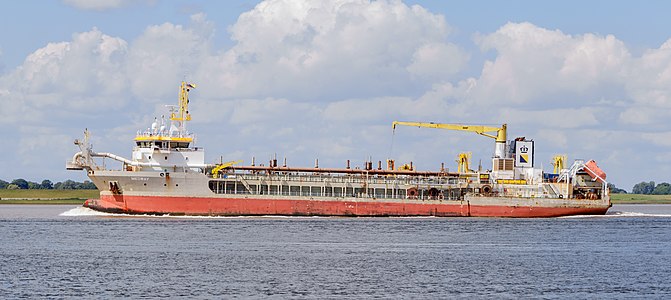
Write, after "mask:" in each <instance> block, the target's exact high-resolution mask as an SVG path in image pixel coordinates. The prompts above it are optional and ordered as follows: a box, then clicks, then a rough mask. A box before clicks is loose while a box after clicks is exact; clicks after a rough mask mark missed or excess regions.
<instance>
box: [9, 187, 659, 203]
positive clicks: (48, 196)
mask: <svg viewBox="0 0 671 300" xmlns="http://www.w3.org/2000/svg"><path fill="white" fill-rule="evenodd" d="M98 195H99V192H98V190H0V205H1V204H42V205H44V204H53V205H58V204H61V205H66V204H68V205H69V204H72V205H81V204H83V203H84V201H86V199H91V198H98ZM611 201H612V202H613V204H671V195H639V194H612V195H611Z"/></svg>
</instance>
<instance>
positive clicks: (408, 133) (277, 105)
mask: <svg viewBox="0 0 671 300" xmlns="http://www.w3.org/2000/svg"><path fill="white" fill-rule="evenodd" d="M72 3H74V2H72ZM88 3H90V5H92V6H93V5H94V4H96V5H102V4H101V2H95V3H91V2H88ZM110 3H111V2H110ZM115 3H116V4H115ZM72 5H75V4H72ZM106 5H108V6H107V8H114V7H120V6H122V5H123V3H121V2H114V3H112V4H106ZM98 7H99V8H97V9H106V8H104V7H102V6H98ZM101 7H102V8H101ZM82 9H96V8H84V7H82ZM217 25H219V27H217ZM222 25H224V24H215V23H213V22H212V21H210V20H208V19H207V17H206V16H205V15H204V14H202V13H200V14H195V15H192V16H191V18H190V20H189V21H188V24H183V25H182V24H175V23H163V24H157V25H151V26H148V27H147V28H145V30H144V31H143V32H141V33H139V34H138V36H137V37H135V38H133V39H129V40H123V39H121V38H118V37H112V36H109V35H107V34H105V33H103V32H101V31H100V30H98V29H96V28H94V29H92V30H90V31H88V32H82V33H77V34H74V35H73V36H72V39H71V40H68V41H62V42H53V43H49V44H47V45H45V46H44V47H42V48H40V49H37V50H35V51H34V52H33V53H31V54H30V55H28V56H27V58H26V59H25V61H24V62H23V64H21V65H20V66H19V67H17V68H15V69H13V70H9V71H8V72H5V73H4V75H2V76H0V99H2V103H3V109H2V110H1V111H0V123H2V124H3V125H5V126H3V127H4V128H17V129H18V130H20V131H21V132H22V133H21V136H18V135H14V136H10V137H9V139H10V141H11V142H13V143H15V144H20V145H22V150H20V151H21V154H20V155H21V157H24V158H25V159H32V160H35V159H38V160H39V158H40V157H47V156H49V155H50V153H51V152H50V150H49V149H48V147H47V145H46V144H49V143H64V144H63V145H65V146H62V147H63V149H65V148H68V147H72V145H71V144H70V140H71V138H67V136H70V135H73V136H72V137H78V135H79V133H80V131H81V129H82V128H83V127H89V128H91V127H93V128H92V130H94V134H96V140H95V142H96V149H97V150H100V151H118V152H121V154H124V153H127V151H128V147H130V146H129V145H130V144H129V143H127V142H128V140H129V139H130V137H131V136H132V135H133V134H134V132H135V130H137V129H141V128H142V127H144V126H147V124H145V123H147V122H150V120H151V119H152V118H153V117H151V116H149V117H146V116H144V115H145V114H147V113H155V114H158V115H160V114H161V113H162V112H161V111H160V109H161V108H162V106H161V105H162V104H174V103H175V102H176V97H177V95H176V93H177V88H176V85H177V84H178V83H179V81H181V80H183V79H187V80H189V81H194V82H195V83H197V84H198V86H199V88H198V89H196V90H195V91H193V92H192V99H193V101H192V103H191V112H192V115H193V116H194V122H192V123H191V124H190V128H192V129H194V130H195V131H196V132H197V133H199V137H200V138H199V145H201V146H206V147H209V149H208V153H209V155H212V156H213V157H216V158H217V159H218V155H219V154H221V153H224V154H225V155H226V156H227V158H230V159H236V158H237V157H234V156H249V157H251V156H252V155H255V156H257V159H258V160H259V161H263V160H265V159H267V158H268V157H270V156H271V155H273V154H274V153H275V152H278V155H280V156H283V155H282V154H284V155H287V156H288V158H289V162H290V163H291V164H294V165H296V164H302V165H305V164H312V163H313V162H314V158H316V157H319V158H320V164H322V165H326V166H333V165H336V166H340V165H343V164H344V161H345V160H346V159H351V160H352V162H353V164H354V163H355V161H357V162H360V161H362V160H363V159H364V158H367V157H368V156H369V155H373V156H375V155H378V156H380V155H382V156H384V155H388V154H389V155H394V156H396V157H398V159H399V161H409V160H415V163H417V164H420V166H422V167H427V168H428V167H431V168H435V167H436V165H438V164H439V162H447V163H448V165H447V167H450V166H451V167H452V168H453V167H454V163H452V161H453V160H454V156H455V155H456V153H457V152H460V151H466V150H468V151H473V152H474V159H477V158H482V159H483V166H485V167H487V164H488V162H487V160H488V158H489V156H490V155H491V152H492V148H493V147H492V145H491V144H492V143H490V142H491V141H490V140H489V139H483V138H482V137H480V136H475V135H465V134H458V133H456V134H447V133H440V132H437V131H432V130H414V129H411V128H406V129H404V130H401V131H398V132H397V133H396V139H397V140H396V142H395V143H396V146H394V147H395V148H394V149H393V151H392V150H390V148H392V147H389V144H390V139H391V138H392V136H391V128H390V124H391V121H393V120H402V121H433V122H444V123H469V124H502V123H508V124H509V125H510V126H509V130H510V132H511V133H514V134H520V135H525V136H527V137H529V138H534V139H535V140H536V141H537V142H538V146H537V147H538V150H539V152H538V159H539V160H543V159H544V160H548V161H549V157H551V155H552V154H556V152H559V151H561V152H566V153H567V154H570V155H580V156H581V157H589V158H596V159H597V160H599V161H600V162H601V161H602V160H603V161H604V165H603V167H604V169H606V171H608V172H609V176H611V175H612V176H614V177H611V178H616V179H617V178H629V177H627V176H631V175H630V174H628V173H627V172H629V170H630V169H632V166H633V165H634V164H636V166H637V167H641V168H642V167H645V168H647V169H650V170H656V169H657V166H655V165H654V164H652V163H651V162H650V161H648V160H647V159H645V158H644V157H634V158H629V156H632V155H639V156H646V157H658V159H660V161H662V160H663V159H664V157H662V156H659V155H657V154H658V153H662V152H664V151H667V152H668V146H669V145H668V143H665V142H662V141H665V140H669V139H668V138H667V136H666V134H658V133H657V132H668V131H669V130H671V128H670V127H669V126H670V123H669V122H667V121H666V119H668V114H669V113H671V103H670V99H671V98H670V97H671V96H670V95H671V88H669V87H671V40H669V41H667V42H666V43H665V44H664V45H662V46H660V47H659V48H657V49H650V50H648V51H645V52H643V54H641V55H638V56H632V55H631V54H630V53H629V50H628V48H627V47H626V45H624V43H623V42H622V41H620V40H618V39H617V38H616V37H615V36H612V35H606V36H601V35H596V34H592V33H585V34H580V35H569V34H565V33H563V32H562V31H560V30H552V29H546V28H541V27H538V26H536V25H533V24H530V23H508V24H505V25H503V26H502V27H501V28H499V29H498V30H497V31H495V32H492V33H486V34H482V35H479V36H478V37H476V44H477V45H479V46H480V48H481V49H482V50H483V51H491V52H492V53H493V58H492V59H491V60H489V61H486V62H485V63H484V64H483V65H482V66H481V70H482V71H481V74H479V75H477V76H474V77H472V78H464V76H463V75H462V74H463V72H462V71H463V70H464V69H465V68H467V64H468V63H469V61H470V60H469V57H470V56H471V54H470V53H467V52H465V51H464V50H463V48H462V45H457V44H454V43H452V42H451V41H450V38H451V33H452V31H453V30H452V28H451V27H450V26H449V25H448V24H447V22H446V20H445V19H444V17H443V16H442V15H439V14H435V13H432V12H430V11H427V10H426V9H424V8H422V7H420V6H417V5H413V6H408V5H406V4H404V3H402V2H400V1H375V2H369V1H358V0H342V1H340V0H334V1H313V2H312V1H289V0H268V1H263V2H261V3H259V4H258V5H257V6H256V7H254V8H253V9H251V10H249V11H248V12H246V13H244V14H242V15H241V16H240V17H239V18H238V19H237V21H236V23H235V24H233V25H231V26H229V27H228V31H223V30H221V29H220V30H218V31H217V28H221V26H222ZM221 35H225V38H228V37H230V39H231V40H232V41H233V45H232V46H230V47H229V48H223V49H217V48H215V45H216V44H217V43H216V42H215V40H216V39H220V38H221V37H220V36H221ZM470 63H471V64H472V63H473V62H470ZM476 67H477V66H476ZM72 120H77V121H72ZM72 124H74V125H72ZM7 125H9V126H7ZM71 127H73V128H71ZM44 128H49V130H46V129H44ZM34 129H36V130H37V131H38V132H39V134H38V135H36V136H35V137H36V138H32V137H28V136H27V134H28V133H27V131H30V130H34ZM50 130H51V131H50ZM652 130H654V132H653V131H652ZM7 131H8V130H7V129H5V130H4V131H3V132H5V133H7ZM24 135H25V136H24ZM50 136H53V138H52V137H50ZM42 138H43V139H42ZM665 138H666V139H665ZM629 139H632V140H633V142H632V141H628V140H629ZM634 142H636V143H643V144H646V145H647V146H649V148H648V149H646V150H645V151H644V152H641V153H643V154H638V153H639V152H637V151H636V150H632V149H633V147H634V146H632V145H631V144H632V143H634ZM418 149H419V150H418ZM2 151H3V152H2V153H0V154H2V156H4V157H16V156H17V153H18V151H19V150H7V149H5V150H2ZM12 151H13V152H12ZM58 151H60V152H58V153H56V155H61V154H62V153H61V152H63V151H65V150H58ZM73 151H74V150H73ZM10 152H11V153H10ZM65 152H67V151H65ZM392 152H394V153H392ZM249 157H240V158H243V159H245V160H246V162H249ZM66 158H67V155H66ZM373 159H375V160H377V159H384V157H373ZM17 164H19V163H18V162H17ZM546 165H547V164H546ZM610 165H612V166H614V167H613V168H614V169H610V167H609V166H610ZM50 166H51V167H53V168H54V169H58V170H60V169H61V168H62V160H56V161H55V163H53V165H50ZM13 169H21V168H20V167H15V168H13ZM649 173H650V174H654V172H652V171H650V172H649ZM647 174H648V173H646V175H647ZM641 176H643V175H641ZM623 180H624V179H623Z"/></svg>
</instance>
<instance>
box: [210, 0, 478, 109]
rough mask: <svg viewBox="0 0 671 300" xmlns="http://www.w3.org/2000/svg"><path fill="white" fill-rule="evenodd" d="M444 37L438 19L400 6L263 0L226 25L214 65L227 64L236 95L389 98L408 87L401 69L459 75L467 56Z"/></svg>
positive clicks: (395, 3) (392, 3)
mask: <svg viewBox="0 0 671 300" xmlns="http://www.w3.org/2000/svg"><path fill="white" fill-rule="evenodd" d="M450 31H451V29H450V28H449V27H448V25H447V23H446V22H445V20H444V18H443V17H442V16H440V15H435V14H432V13H430V12H428V11H427V10H425V9H424V8H422V7H420V6H412V7H408V6H407V5H405V4H403V3H401V2H399V1H376V2H372V3H370V2H365V1H363V2H362V1H315V2H300V1H283V0H273V1H264V2H262V3H260V4H259V5H257V6H256V7H255V8H254V9H253V10H251V11H249V12H246V13H244V14H242V15H241V16H240V18H239V19H238V22H237V23H236V24H235V25H233V26H231V28H230V32H231V36H232V38H233V39H234V40H235V41H236V42H237V45H236V46H235V47H233V48H232V49H231V50H230V51H228V52H227V54H226V56H225V58H223V59H221V60H220V61H222V62H225V63H229V64H231V63H234V66H228V68H226V69H227V70H231V69H234V70H235V71H236V72H237V73H238V74H237V75H238V76H239V78H238V79H237V80H236V82H235V83H236V85H234V86H232V88H234V91H235V92H236V93H243V94H242V96H249V95H251V94H252V93H257V94H258V93H261V94H262V95H265V94H268V95H272V96H284V95H288V94H291V95H294V96H296V95H299V96H303V97H305V98H306V99H314V98H315V97H323V95H332V96H331V97H333V98H350V97H353V96H356V95H357V94H359V95H361V94H365V95H367V96H388V95H390V94H398V93H399V92H405V93H407V90H411V89H412V77H413V76H412V75H413V73H410V72H408V69H410V70H412V71H413V72H414V74H419V75H424V74H428V75H431V76H434V77H436V76H438V77H440V78H448V77H449V76H450V75H453V74H454V73H456V72H458V71H459V69H460V68H461V67H462V66H463V65H464V60H465V59H467V55H466V54H463V53H462V52H461V50H459V49H458V47H457V46H455V45H454V44H450V43H448V42H447V41H446V38H447V36H448V34H449V33H450ZM431 49H433V51H434V52H436V53H435V54H439V53H440V54H457V55H450V56H448V57H437V56H435V55H434V56H432V55H431V54H432V53H429V52H430V51H431ZM413 59H414V60H415V61H413ZM432 62H433V63H436V64H439V65H440V66H441V67H445V68H446V72H445V73H444V75H443V76H439V75H440V74H436V72H435V70H432V69H429V68H428V66H426V64H430V63H432ZM413 64H414V66H413ZM255 82H264V84H263V85H262V86H258V85H257V84H255ZM420 83H421V82H420ZM354 91H356V92H354ZM324 100H326V99H324Z"/></svg>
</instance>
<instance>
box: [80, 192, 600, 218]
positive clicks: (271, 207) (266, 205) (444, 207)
mask: <svg viewBox="0 0 671 300" xmlns="http://www.w3.org/2000/svg"><path fill="white" fill-rule="evenodd" d="M84 206H86V207H89V208H92V209H94V210H98V211H104V212H112V213H127V214H170V215H206V216H253V215H284V216H440V217H520V218H531V217H559V216H568V215H603V214H605V213H606V211H607V210H608V206H605V205H594V206H584V205H581V206H539V205H538V203H535V204H533V205H531V204H530V205H528V206H524V205H506V204H501V205H492V204H488V205H472V204H470V203H469V201H441V202H438V201H426V202H418V201H393V202H390V201H379V200H378V201H375V200H357V201H347V200H346V199H341V200H322V199H272V198H271V199H258V198H208V197H166V196H145V195H142V196H133V195H101V197H100V199H90V200H88V201H86V203H85V204H84Z"/></svg>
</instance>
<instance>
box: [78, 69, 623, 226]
mask: <svg viewBox="0 0 671 300" xmlns="http://www.w3.org/2000/svg"><path fill="white" fill-rule="evenodd" d="M193 88H195V85H193V84H190V83H186V82H182V84H181V87H180V92H179V104H178V105H176V106H169V108H170V117H169V120H165V119H164V118H160V119H158V118H156V119H155V121H154V122H153V123H152V124H151V127H150V128H148V129H147V130H144V131H138V133H137V136H136V137H135V139H134V142H135V146H134V147H133V151H132V153H131V158H130V159H127V158H124V157H121V156H118V155H115V154H112V153H99V152H94V151H93V149H92V147H91V145H90V143H89V133H88V131H85V134H84V139H83V140H82V141H79V140H75V144H76V145H78V146H79V148H80V151H79V152H77V153H76V154H75V155H74V156H73V157H72V159H71V160H69V161H68V162H67V163H66V168H67V169H68V170H85V171H86V172H87V174H88V177H89V178H90V179H91V181H92V182H93V183H94V184H95V185H96V186H97V187H98V189H99V190H100V197H99V199H89V200H87V201H86V202H85V204H84V206H86V207H89V208H91V209H94V210H98V211H104V212H112V213H126V214H171V215H207V216H241V215H289V216H462V217H556V216H567V215H580V214H589V215H592V214H594V215H598V214H605V213H606V211H607V210H608V208H609V207H610V206H611V203H610V196H609V191H608V185H607V182H606V174H605V173H604V172H603V171H602V170H601V169H599V167H598V166H597V165H596V162H595V161H593V160H591V161H588V162H584V161H582V160H576V161H575V162H574V163H573V164H572V165H571V166H567V168H565V165H564V164H565V163H566V157H565V156H562V155H558V156H555V157H554V159H553V165H554V167H555V168H554V171H553V172H552V173H546V172H544V171H543V170H542V169H539V168H535V167H534V141H533V140H527V139H525V138H516V139H514V140H512V141H508V140H507V139H506V138H507V136H506V135H507V133H506V131H507V126H506V125H505V124H504V125H502V126H501V127H492V126H480V125H460V124H439V123H422V122H394V123H393V124H392V127H393V129H394V130H395V129H396V127H397V126H399V125H401V126H417V127H427V128H438V129H446V130H457V131H467V132H473V133H476V134H480V135H483V136H485V137H488V138H492V139H494V140H495V153H494V156H493V158H492V169H491V170H478V171H473V170H471V169H470V168H469V160H470V154H469V153H462V154H460V155H459V157H458V161H459V168H458V172H447V171H446V170H445V169H444V167H442V166H441V168H440V170H438V171H417V170H415V168H414V167H413V165H412V163H410V164H404V165H402V166H400V167H396V166H395V161H394V160H391V159H390V160H387V161H386V162H385V164H384V168H383V164H382V162H381V161H380V162H378V164H377V167H374V166H373V162H372V161H367V162H365V163H364V167H363V168H350V165H349V161H348V162H347V166H346V168H320V167H319V166H318V165H316V166H314V167H289V166H287V165H286V163H285V164H283V165H282V166H278V164H277V160H276V159H272V160H270V162H269V164H268V165H267V166H264V165H256V164H255V163H254V160H252V164H251V165H247V166H240V165H238V164H239V163H240V161H235V162H227V163H223V162H222V163H218V164H217V163H213V164H208V163H205V155H204V150H203V149H202V148H198V147H195V146H194V135H193V134H192V133H190V132H188V131H187V130H186V123H187V122H188V121H190V120H191V115H190V114H189V110H188V105H189V92H190V90H191V89H193ZM96 158H110V159H113V160H116V161H119V162H120V163H121V169H118V170H111V169H107V168H106V167H105V166H104V165H100V164H98V163H96Z"/></svg>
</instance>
